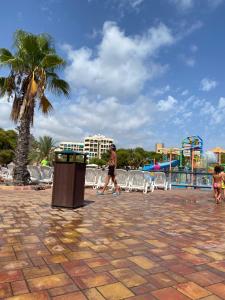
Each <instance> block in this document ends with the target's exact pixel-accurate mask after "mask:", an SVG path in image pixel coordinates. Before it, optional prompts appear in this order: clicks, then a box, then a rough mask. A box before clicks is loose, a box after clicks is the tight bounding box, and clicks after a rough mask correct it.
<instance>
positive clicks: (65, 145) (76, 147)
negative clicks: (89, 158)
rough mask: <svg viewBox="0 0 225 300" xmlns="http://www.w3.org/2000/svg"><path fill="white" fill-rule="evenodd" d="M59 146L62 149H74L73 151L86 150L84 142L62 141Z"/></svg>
mask: <svg viewBox="0 0 225 300" xmlns="http://www.w3.org/2000/svg"><path fill="white" fill-rule="evenodd" d="M59 148H60V149H61V150H72V151H78V152H83V151H84V143H76V142H61V143H60V144H59Z"/></svg>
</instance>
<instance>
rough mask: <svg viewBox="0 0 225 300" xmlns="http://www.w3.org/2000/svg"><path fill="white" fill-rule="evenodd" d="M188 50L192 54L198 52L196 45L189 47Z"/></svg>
mask: <svg viewBox="0 0 225 300" xmlns="http://www.w3.org/2000/svg"><path fill="white" fill-rule="evenodd" d="M190 50H191V52H192V53H195V52H197V51H198V47H197V46H196V45H191V47H190Z"/></svg>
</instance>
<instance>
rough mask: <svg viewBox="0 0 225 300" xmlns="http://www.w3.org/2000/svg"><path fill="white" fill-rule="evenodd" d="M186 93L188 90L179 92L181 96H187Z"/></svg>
mask: <svg viewBox="0 0 225 300" xmlns="http://www.w3.org/2000/svg"><path fill="white" fill-rule="evenodd" d="M188 93H189V91H188V90H184V91H183V92H182V93H181V95H182V96H187V94H188Z"/></svg>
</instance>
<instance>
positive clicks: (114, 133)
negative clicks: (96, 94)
mask: <svg viewBox="0 0 225 300" xmlns="http://www.w3.org/2000/svg"><path fill="white" fill-rule="evenodd" d="M60 106H61V105H59V106H57V107H56V108H55V111H54V112H53V114H52V115H51V116H50V117H48V118H46V117H44V116H43V115H41V114H40V113H39V114H37V115H36V118H35V127H34V130H33V132H34V134H35V135H36V136H39V135H44V134H45V135H50V136H53V137H54V138H55V139H56V140H57V141H62V140H64V141H65V140H66V141H68V140H73V141H81V140H83V138H84V137H85V136H87V135H89V134H96V133H102V134H105V135H107V136H111V137H113V138H114V139H115V140H116V141H117V142H119V143H120V144H122V145H130V144H132V143H134V141H137V142H138V141H139V142H140V140H141V137H142V135H143V131H145V128H147V127H148V126H149V125H150V124H152V122H153V120H154V111H155V110H156V108H155V104H154V102H153V101H151V100H150V99H148V98H146V97H143V96H140V97H139V98H138V99H137V100H136V101H135V102H133V103H132V104H130V103H127V104H124V103H121V102H120V101H119V100H118V99H117V98H115V97H109V98H102V99H98V100H96V99H91V98H88V97H86V96H81V97H80V98H79V100H78V101H77V102H75V103H74V102H70V103H69V105H67V106H65V109H63V108H61V109H60ZM150 108H151V109H150Z"/></svg>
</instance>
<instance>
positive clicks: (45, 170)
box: [0, 165, 53, 184]
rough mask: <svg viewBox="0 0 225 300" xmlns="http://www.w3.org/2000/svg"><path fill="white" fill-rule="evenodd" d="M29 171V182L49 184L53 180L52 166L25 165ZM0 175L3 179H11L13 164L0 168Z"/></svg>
mask: <svg viewBox="0 0 225 300" xmlns="http://www.w3.org/2000/svg"><path fill="white" fill-rule="evenodd" d="M27 168H28V171H29V173H30V180H31V183H43V184H51V183H52V182H53V168H51V167H43V166H31V165H28V166H27ZM0 176H1V177H2V178H3V180H5V181H11V180H12V178H13V166H12V165H8V167H7V168H1V172H0Z"/></svg>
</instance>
